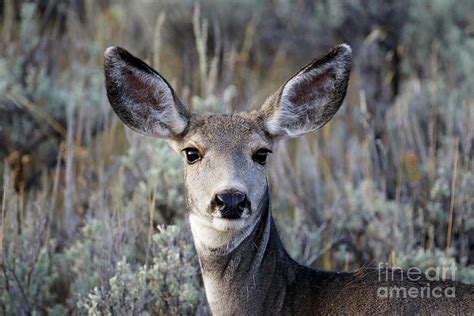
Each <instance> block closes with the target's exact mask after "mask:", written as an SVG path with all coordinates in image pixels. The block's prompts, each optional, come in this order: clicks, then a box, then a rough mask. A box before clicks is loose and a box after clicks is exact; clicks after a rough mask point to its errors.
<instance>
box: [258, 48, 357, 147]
mask: <svg viewBox="0 0 474 316" xmlns="http://www.w3.org/2000/svg"><path fill="white" fill-rule="evenodd" d="M351 57H352V51H351V48H350V47H349V46H348V45H346V44H342V45H339V46H337V47H336V48H334V49H332V50H331V51H329V52H328V53H327V54H326V55H324V56H323V57H321V58H318V59H315V60H313V61H312V62H311V63H309V64H308V65H306V66H304V67H303V68H301V69H300V70H299V71H298V72H297V73H296V74H295V75H293V76H292V77H291V78H290V79H289V80H288V81H287V82H286V83H285V84H284V85H283V86H282V87H281V88H280V89H279V90H278V91H277V93H276V94H275V95H273V96H272V97H271V98H269V99H268V100H267V102H266V103H265V104H264V106H263V107H262V110H261V117H262V118H263V120H264V121H265V127H266V129H267V131H268V132H269V134H270V135H272V136H273V137H276V138H285V137H296V136H300V135H303V134H306V133H309V132H313V131H316V130H317V129H319V128H321V127H322V126H324V124H326V123H327V122H328V121H329V120H330V119H331V118H332V117H333V116H334V114H335V113H336V112H337V110H338V109H339V107H340V105H341V104H342V101H343V99H344V96H345V94H346V90H347V84H348V81H349V73H350V69H351V59H352V58H351Z"/></svg>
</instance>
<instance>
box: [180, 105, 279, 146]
mask: <svg viewBox="0 0 474 316" xmlns="http://www.w3.org/2000/svg"><path fill="white" fill-rule="evenodd" d="M182 144H183V146H184V147H186V146H197V147H200V148H199V149H201V150H203V151H214V150H216V151H220V152H222V151H223V152H234V151H252V150H257V149H259V148H261V147H271V145H272V141H271V138H270V137H269V135H268V134H267V132H266V131H265V130H264V128H263V124H261V123H260V122H259V121H258V119H257V118H255V117H254V116H253V115H252V114H249V113H237V114H232V115H212V114H209V115H195V116H194V117H193V118H192V119H191V121H190V124H189V128H188V133H187V134H186V136H185V137H184V139H183V142H182Z"/></svg>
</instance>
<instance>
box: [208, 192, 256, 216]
mask: <svg viewBox="0 0 474 316" xmlns="http://www.w3.org/2000/svg"><path fill="white" fill-rule="evenodd" d="M214 203H215V206H217V209H218V211H219V212H220V213H221V215H222V217H224V218H229V219H235V218H240V216H241V215H242V212H243V211H244V209H245V208H246V207H248V206H249V201H248V199H247V195H245V193H243V192H240V191H238V190H225V191H222V192H219V193H217V194H216V196H215V198H214Z"/></svg>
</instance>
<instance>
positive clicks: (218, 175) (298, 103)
mask: <svg viewBox="0 0 474 316" xmlns="http://www.w3.org/2000/svg"><path fill="white" fill-rule="evenodd" d="M350 68H351V49H350V47H349V46H347V45H344V44H343V45H340V46H338V47H336V48H334V49H333V50H331V51H330V52H329V53H327V54H326V55H325V56H324V57H322V58H319V59H316V60H314V61H312V62H311V63H309V64H308V65H306V66H305V67H303V68H301V70H299V71H298V72H297V73H296V74H295V75H293V76H292V77H291V78H290V79H289V80H288V81H287V82H286V83H285V84H283V85H282V86H281V87H280V88H279V89H278V90H277V91H276V93H275V94H274V95H273V96H271V97H269V98H268V99H267V101H266V102H265V103H264V105H263V106H262V108H261V109H260V110H258V111H253V112H250V113H247V112H244V113H235V114H232V115H212V114H196V113H192V112H191V111H190V110H189V109H188V108H187V107H186V106H185V105H184V104H183V102H182V101H181V100H180V99H179V98H178V96H177V95H176V93H175V92H174V90H173V88H172V87H171V86H170V84H169V83H168V82H167V81H166V80H165V79H164V78H163V77H162V76H161V75H160V74H159V73H158V72H156V71H155V70H153V69H152V68H151V67H149V66H148V65H147V64H145V63H144V62H143V61H141V60H140V59H138V58H136V57H134V56H132V55H131V54H130V53H128V52H127V51H126V50H124V49H122V48H119V47H111V48H108V49H107V50H106V52H105V77H106V88H107V95H108V98H109V101H110V103H111V105H112V107H113V109H114V111H115V113H116V114H117V115H118V116H119V118H120V119H121V120H122V121H123V122H124V123H125V124H126V125H127V126H128V127H130V128H131V129H132V130H134V131H136V132H138V133H141V134H143V135H148V136H153V137H159V138H164V139H166V140H168V142H169V143H170V144H171V146H172V148H174V150H175V151H176V152H177V153H178V154H179V155H180V156H181V157H182V159H183V163H184V180H185V187H186V194H187V204H188V207H189V209H190V219H191V228H192V230H193V235H194V238H195V242H196V245H197V246H198V247H203V248H206V249H210V250H218V249H224V250H225V251H229V250H231V249H232V248H233V246H235V245H237V244H238V243H239V241H241V240H242V239H243V238H245V237H246V236H247V235H248V234H249V233H250V232H251V231H252V230H253V227H254V226H255V224H256V222H257V221H258V219H259V217H260V215H261V213H262V212H263V210H265V209H266V208H268V206H269V197H268V181H267V170H266V167H265V163H266V160H267V159H268V157H269V156H270V154H271V153H272V150H273V148H274V146H275V145H276V143H277V142H278V141H279V140H281V139H284V138H290V137H296V136H300V135H304V134H307V133H310V132H314V131H316V130H318V129H319V128H321V127H322V126H324V124H326V123H327V122H328V121H329V120H330V119H331V118H332V117H333V116H334V114H335V113H336V112H337V110H338V109H339V107H340V105H341V103H342V100H343V99H344V96H345V93H346V88H347V83H348V79H349V72H350ZM223 247H224V248H223Z"/></svg>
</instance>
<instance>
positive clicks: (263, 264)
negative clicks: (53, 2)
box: [190, 192, 294, 314]
mask: <svg viewBox="0 0 474 316" xmlns="http://www.w3.org/2000/svg"><path fill="white" fill-rule="evenodd" d="M265 199H266V201H265V203H262V204H263V205H262V207H263V209H262V211H261V212H260V214H261V215H260V218H259V219H258V221H256V223H255V225H254V226H253V227H251V228H250V231H249V232H247V231H246V232H243V234H242V236H237V237H235V236H234V237H235V240H229V241H228V242H229V244H228V245H224V246H221V247H220V248H217V249H210V248H209V247H206V245H204V244H203V239H205V238H206V237H203V236H202V235H203V234H202V231H200V230H199V228H198V227H196V223H195V222H193V220H192V219H191V221H190V222H191V229H192V232H193V236H194V240H195V245H196V250H197V253H198V256H199V262H200V265H201V270H202V276H203V280H204V286H205V290H206V297H207V300H208V302H209V306H210V308H211V311H212V313H213V314H237V313H238V314H248V313H250V314H260V312H264V311H265V310H267V311H268V310H275V309H277V310H278V309H280V308H282V306H279V305H283V302H284V298H285V289H286V284H287V283H288V280H289V279H294V276H292V275H291V274H292V272H291V266H292V264H293V263H294V262H293V261H292V260H291V259H290V258H289V256H288V254H287V253H286V251H285V250H284V248H283V245H282V243H281V241H280V237H279V236H278V232H277V231H276V227H275V224H274V221H273V218H272V214H271V208H270V202H269V197H268V192H267V194H266V197H265ZM204 234H209V232H205V233H204ZM207 238H208V239H209V238H210V236H207ZM216 238H217V239H219V238H220V237H217V236H216ZM262 302H264V303H262ZM267 305H268V306H267ZM246 311H247V312H248V313H246Z"/></svg>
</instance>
